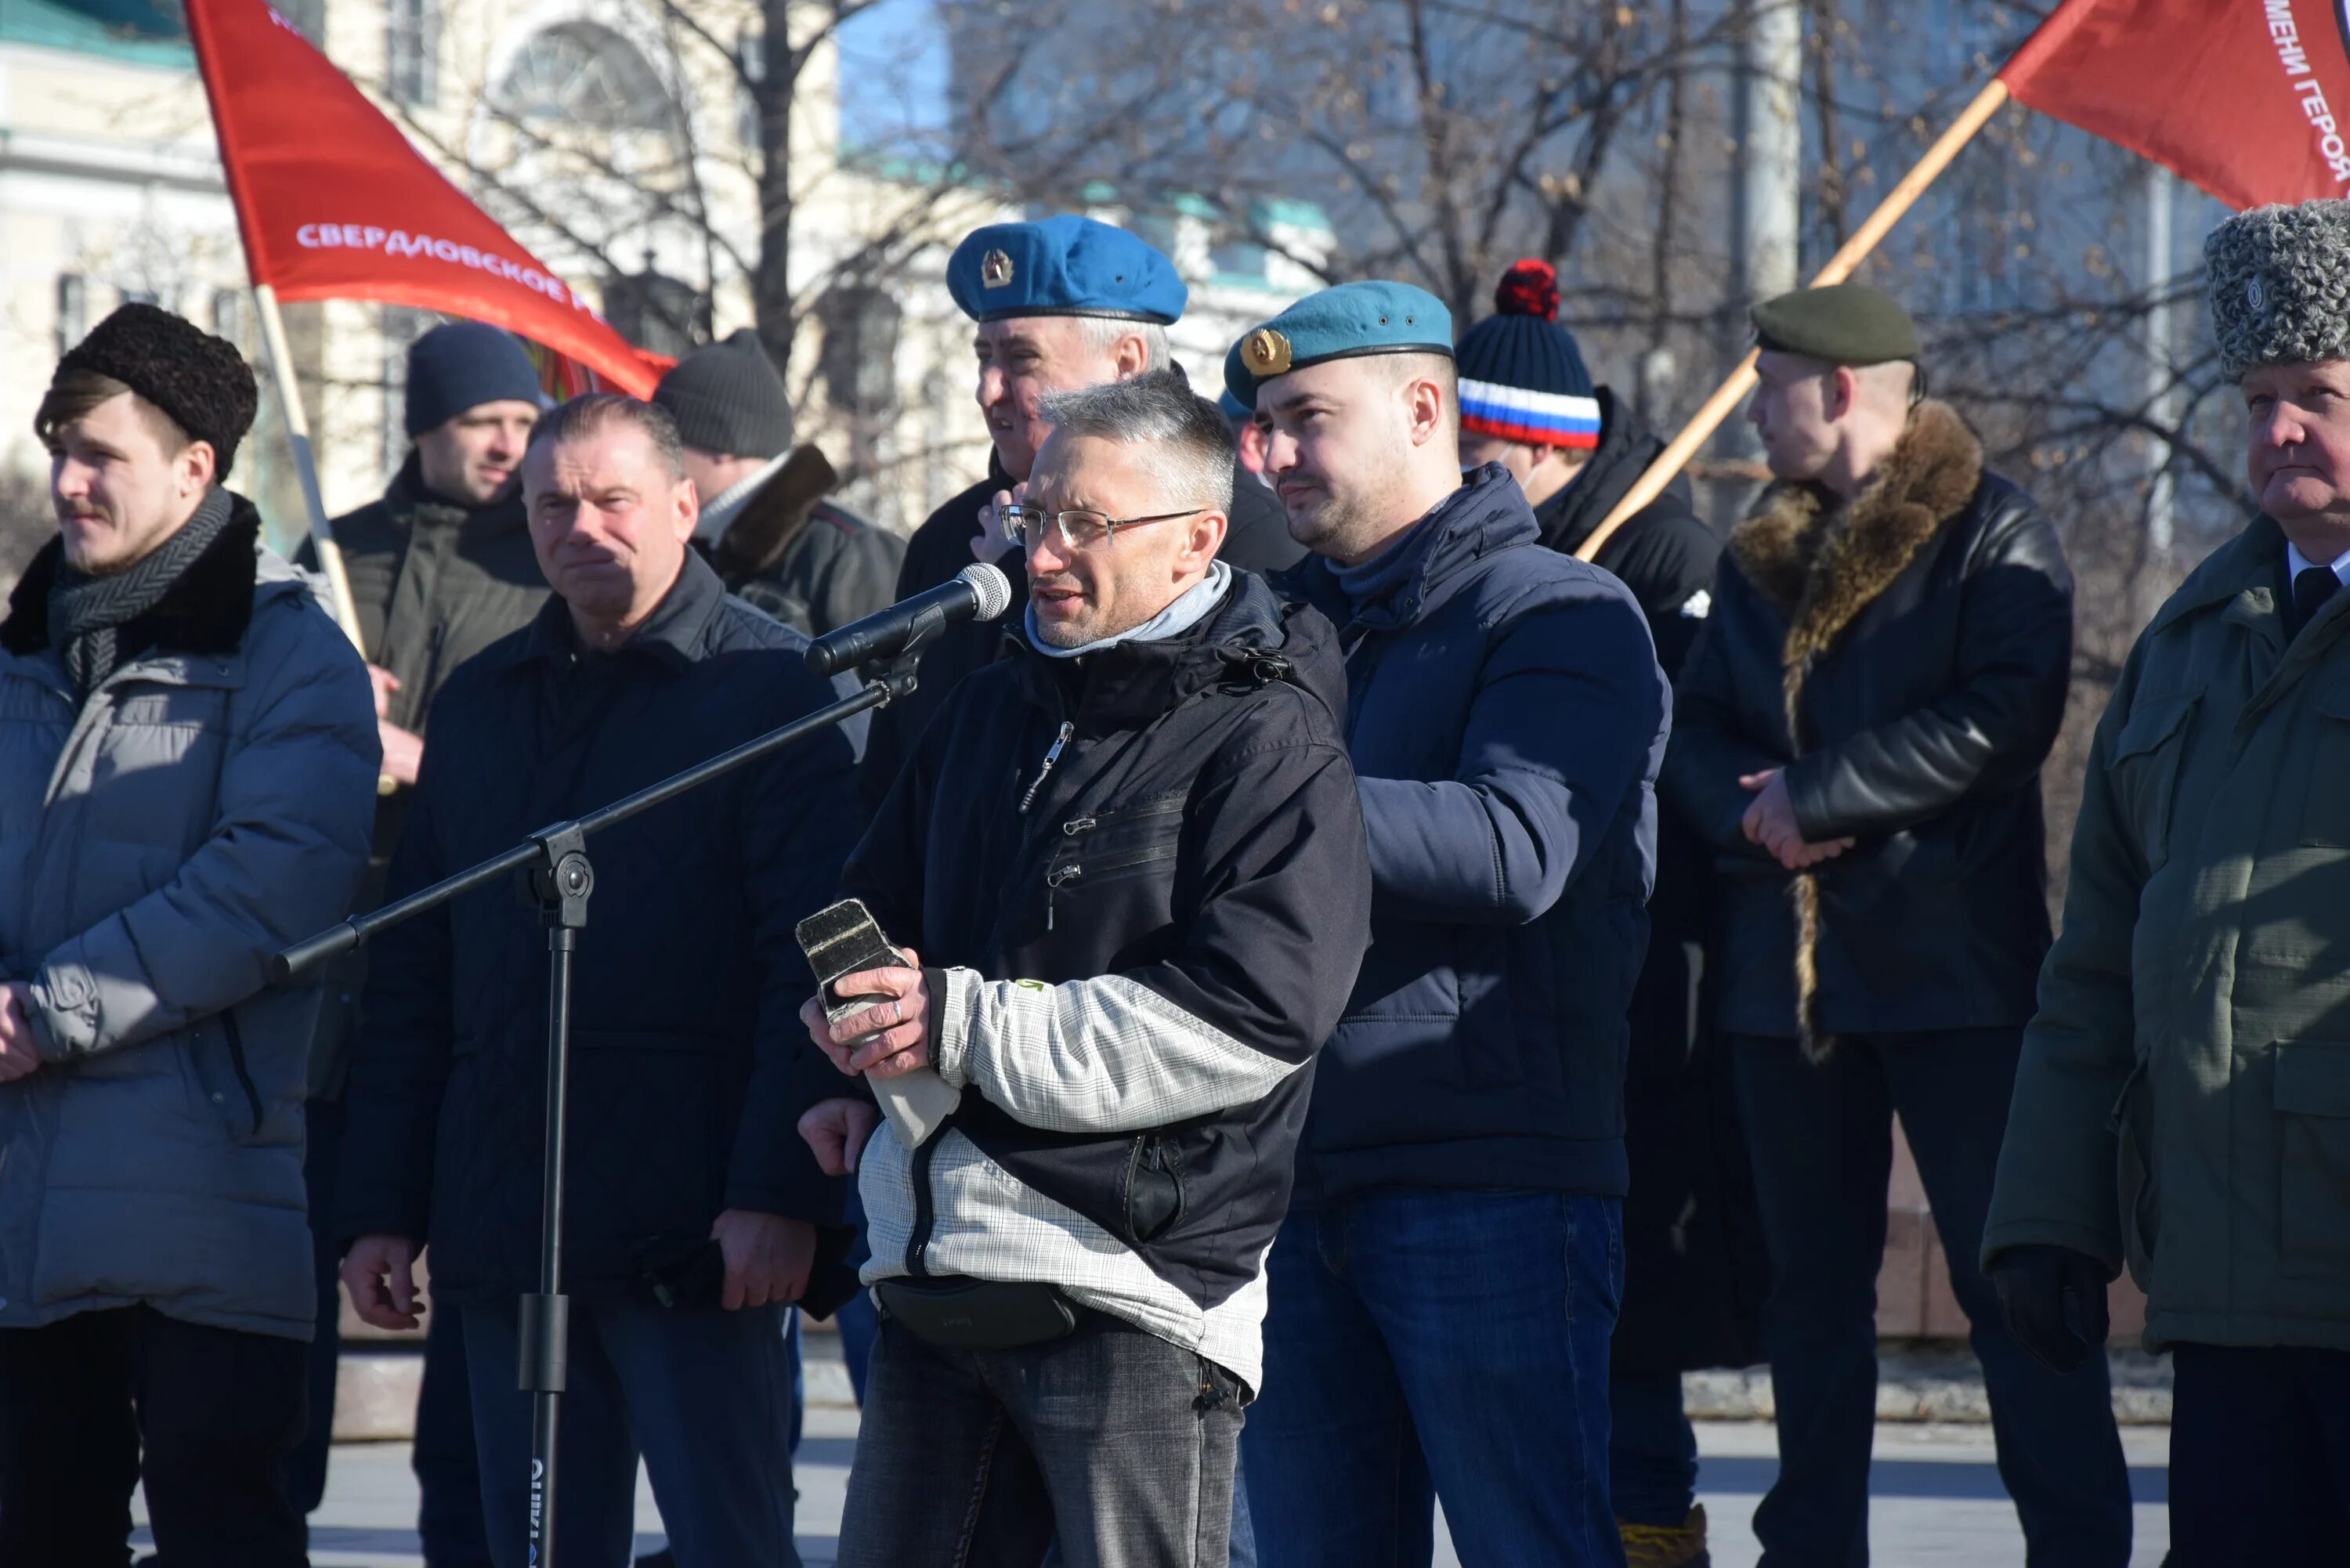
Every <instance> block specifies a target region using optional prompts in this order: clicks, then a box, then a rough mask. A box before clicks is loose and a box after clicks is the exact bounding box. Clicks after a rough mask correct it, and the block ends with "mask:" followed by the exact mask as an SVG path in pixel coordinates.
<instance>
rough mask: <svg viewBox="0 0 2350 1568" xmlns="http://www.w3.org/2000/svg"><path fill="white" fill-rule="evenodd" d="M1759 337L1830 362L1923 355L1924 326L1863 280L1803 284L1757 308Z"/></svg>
mask: <svg viewBox="0 0 2350 1568" xmlns="http://www.w3.org/2000/svg"><path fill="white" fill-rule="evenodd" d="M1753 317H1754V340H1755V342H1756V344H1757V345H1758V346H1760V347H1762V348H1772V349H1776V350H1777V351H1778V352H1780V353H1782V354H1801V355H1802V356H1804V358H1806V359H1819V360H1823V361H1825V363H1827V364H1830V365H1884V364H1888V363H1890V362H1891V361H1893V360H1896V359H1915V358H1918V324H1917V323H1916V322H1914V321H1912V320H1910V319H1909V313H1908V311H1906V310H1904V309H1902V308H1901V306H1899V305H1898V304H1897V303H1895V301H1894V300H1893V298H1892V296H1889V295H1884V294H1879V293H1878V292H1877V290H1875V289H1873V288H1869V287H1866V286H1864V285H1861V284H1857V283H1839V284H1835V285H1834V286H1830V287H1827V288H1799V289H1797V290H1796V291H1795V292H1794V293H1793V294H1783V295H1781V296H1779V297H1778V298H1776V299H1766V300H1764V301H1763V303H1762V304H1760V305H1758V306H1755V307H1754V311H1753Z"/></svg>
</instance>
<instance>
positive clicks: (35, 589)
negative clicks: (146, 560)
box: [0, 493, 261, 657]
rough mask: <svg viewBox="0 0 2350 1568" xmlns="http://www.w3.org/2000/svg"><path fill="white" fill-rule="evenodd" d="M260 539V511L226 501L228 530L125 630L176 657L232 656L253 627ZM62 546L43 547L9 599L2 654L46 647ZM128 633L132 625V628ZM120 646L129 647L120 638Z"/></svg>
mask: <svg viewBox="0 0 2350 1568" xmlns="http://www.w3.org/2000/svg"><path fill="white" fill-rule="evenodd" d="M260 541H261V514H260V513H258V512H256V511H255V510H254V506H253V503H252V502H250V501H247V500H246V499H245V498H244V496H242V495H237V494H234V493H232V494H231V495H230V496H229V517H228V526H227V527H225V528H224V529H222V530H221V535H220V537H219V538H217V539H215V540H213V542H212V545H211V547H210V548H208V549H207V550H205V551H204V553H203V555H201V556H197V557H196V558H195V561H194V563H193V564H192V565H191V566H189V567H188V569H187V570H186V571H185V572H182V574H180V580H179V581H178V582H176V583H173V584H172V586H171V587H170V588H169V589H168V590H166V591H165V593H164V595H163V597H162V600H161V602H160V603H158V604H157V605H156V606H155V607H154V608H153V609H151V610H149V611H148V612H147V613H146V614H145V615H143V616H140V618H138V619H137V620H135V621H132V622H131V623H130V626H128V627H125V628H123V629H124V631H125V632H127V633H131V635H132V636H135V637H136V638H137V639H138V642H139V643H140V644H141V645H143V646H145V647H148V648H161V649H171V650H172V651H173V652H175V653H209V654H219V653H231V652H234V651H235V650H236V649H237V648H238V647H239V646H241V645H242V644H243V643H244V634H245V630H246V628H249V627H250V626H251V625H252V624H253V589H254V583H255V573H256V570H257V562H258V560H259V556H257V555H256V553H255V552H256V549H257V547H258V545H259V544H260ZM64 558H65V545H64V544H63V543H62V542H61V541H59V540H57V539H51V540H50V541H49V542H48V543H47V545H42V546H41V550H40V553H39V554H38V555H36V556H34V557H33V560H32V564H31V565H30V566H26V568H25V575H24V576H22V577H20V578H18V579H17V582H16V590H15V591H14V592H13V593H11V594H10V595H9V596H8V618H7V619H6V620H5V621H0V649H6V650H7V651H8V652H10V653H13V654H16V655H18V656H20V657H21V656H23V655H26V654H32V653H38V652H39V651H40V650H41V649H45V648H47V647H48V645H49V586H50V584H52V583H54V582H55V581H57V563H58V562H59V561H61V560H63V559H64ZM133 628H136V630H135V631H134V630H133ZM124 646H126V647H129V646H131V644H130V641H129V640H128V639H126V641H125V644H124Z"/></svg>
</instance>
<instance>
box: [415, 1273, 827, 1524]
mask: <svg viewBox="0 0 2350 1568" xmlns="http://www.w3.org/2000/svg"><path fill="white" fill-rule="evenodd" d="M784 1311H785V1309H784V1308H782V1307H775V1306H765V1307H746V1308H744V1309H743V1310H742V1311H740V1312H723V1311H720V1310H719V1309H717V1308H715V1307H710V1308H679V1309H674V1310H671V1309H664V1308H660V1307H654V1306H637V1305H634V1304H631V1303H624V1302H608V1301H594V1300H581V1299H577V1298H575V1299H574V1300H573V1301H572V1303H571V1343H570V1349H571V1357H570V1365H569V1368H568V1382H567V1387H566V1389H565V1391H564V1395H563V1404H562V1419H561V1425H560V1427H559V1428H558V1430H557V1433H556V1440H557V1442H558V1444H559V1458H560V1460H561V1466H562V1468H561V1469H560V1471H559V1472H558V1475H557V1485H556V1505H555V1506H556V1521H555V1525H556V1542H557V1544H558V1547H559V1549H560V1552H559V1559H558V1560H559V1561H560V1562H562V1563H564V1564H565V1565H566V1568H627V1565H628V1564H629V1562H630V1561H631V1559H632V1545H633V1542H634V1540H635V1536H636V1512H637V1460H638V1458H639V1455H641V1456H642V1458H643V1459H644V1465H645V1472H646V1474H647V1476H648V1477H649V1478H650V1480H651V1481H652V1488H653V1499H654V1501H656V1502H657V1503H659V1504H660V1516H661V1526H662V1528H663V1529H664V1530H665V1531H667V1532H668V1534H669V1545H670V1551H671V1552H673V1553H674V1554H675V1555H676V1560H677V1562H678V1563H679V1565H680V1568H743V1565H744V1564H754V1563H755V1564H757V1565H758V1568H798V1564H799V1561H800V1559H799V1552H797V1550H796V1549H795V1547H794V1546H793V1544H792V1502H793V1500H792V1466H791V1455H790V1451H789V1438H790V1429H789V1428H790V1420H791V1410H790V1405H791V1374H790V1371H789V1369H788V1368H787V1367H786V1366H785V1365H784V1324H783V1321H782V1314H783V1313H784ZM462 1315H463V1320H464V1325H465V1357H466V1363H467V1366H468V1368H469V1370H470V1371H471V1373H472V1380H473V1427H474V1431H475V1434H476V1436H477V1438H478V1439H479V1443H480V1449H481V1457H482V1511H483V1515H484V1518H485V1519H486V1520H487V1521H489V1531H490V1554H491V1556H492V1557H493V1558H494V1559H495V1561H496V1563H497V1564H498V1568H525V1563H527V1562H528V1561H529V1555H528V1553H529V1542H528V1529H529V1524H528V1521H529V1514H530V1430H531V1425H530V1421H531V1397H530V1396H529V1395H527V1394H525V1393H522V1392H520V1391H519V1390H517V1389H516V1388H515V1364H516V1363H515V1357H516V1344H515V1305H514V1303H512V1302H507V1303H501V1304H499V1305H496V1306H483V1305H467V1306H465V1307H464V1308H463V1309H462Z"/></svg>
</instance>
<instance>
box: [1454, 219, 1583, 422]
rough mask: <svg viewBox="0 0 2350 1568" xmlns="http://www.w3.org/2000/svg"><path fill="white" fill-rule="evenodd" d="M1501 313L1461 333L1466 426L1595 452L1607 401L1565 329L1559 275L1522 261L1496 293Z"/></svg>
mask: <svg viewBox="0 0 2350 1568" xmlns="http://www.w3.org/2000/svg"><path fill="white" fill-rule="evenodd" d="M1493 308H1494V310H1495V312H1496V314H1494V315H1492V316H1489V317H1485V319H1484V320H1482V321H1480V322H1479V323H1477V325H1476V326H1474V327H1471V328H1470V329H1469V330H1468V331H1466V332H1464V333H1462V334H1461V342H1460V346H1459V347H1457V348H1454V349H1453V351H1452V358H1453V359H1454V361H1455V362H1456V363H1457V364H1458V365H1459V366H1460V369H1461V429H1462V430H1464V431H1471V432H1474V433H1475V434H1478V435H1486V436H1499V437H1501V438H1502V439H1503V440H1504V441H1525V442H1527V443H1529V444H1531V445H1534V446H1558V447H1566V448H1570V449H1572V450H1575V451H1581V452H1589V451H1590V450H1592V449H1593V448H1594V447H1596V446H1597V445H1598V444H1599V402H1598V400H1597V399H1596V398H1595V397H1594V396H1593V395H1592V389H1591V372H1590V371H1589V370H1586V369H1584V367H1583V351H1582V350H1581V349H1580V348H1576V347H1575V334H1574V333H1572V332H1569V331H1568V330H1567V329H1566V328H1565V327H1561V326H1560V325H1559V324H1558V274H1557V272H1556V271H1555V270H1554V269H1553V268H1552V267H1551V265H1550V264H1548V263H1547V262H1539V261H1522V262H1519V263H1517V264H1516V265H1513V266H1512V267H1511V268H1510V270H1509V271H1508V272H1507V273H1505V274H1503V276H1502V286H1500V287H1499V288H1497V289H1495V290H1494V291H1493Z"/></svg>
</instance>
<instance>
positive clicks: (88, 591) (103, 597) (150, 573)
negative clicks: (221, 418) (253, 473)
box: [49, 485, 229, 702]
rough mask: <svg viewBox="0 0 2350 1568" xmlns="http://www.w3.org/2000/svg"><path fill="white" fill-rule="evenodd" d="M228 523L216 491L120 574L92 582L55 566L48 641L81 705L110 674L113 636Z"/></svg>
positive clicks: (158, 597)
mask: <svg viewBox="0 0 2350 1568" xmlns="http://www.w3.org/2000/svg"><path fill="white" fill-rule="evenodd" d="M228 518H229V495H228V492H227V491H225V490H223V489H221V488H219V487H218V486H217V485H215V486H214V487H213V490H212V492H211V493H209V494H207V495H206V496H205V497H204V499H203V504H201V505H199V506H198V507H197V508H196V514H195V515H194V516H192V517H191V518H189V519H188V521H187V522H186V524H183V525H182V527H181V529H180V531H179V532H178V533H176V534H174V535H172V536H171V537H170V538H168V539H166V540H164V541H163V542H162V543H161V545H157V546H156V547H155V548H154V549H152V550H151V551H149V552H148V553H147V554H146V555H145V556H141V557H140V559H138V560H137V561H134V562H132V563H131V564H130V566H128V567H126V568H124V569H123V570H121V571H120V572H109V573H107V574H106V575H105V576H96V577H93V576H86V575H85V574H83V573H81V572H78V571H76V570H75V569H74V568H73V567H71V566H67V565H66V564H64V563H63V562H59V563H58V566H57V580H56V581H55V582H54V583H52V584H50V585H49V639H50V641H51V642H52V643H53V644H54V645H55V646H56V648H57V657H58V658H59V659H63V660H64V661H65V667H66V679H67V680H70V681H72V682H73V688H74V694H75V695H76V696H77V697H78V698H79V699H80V700H81V701H85V702H87V701H89V694H90V693H91V692H93V691H97V690H98V689H99V687H100V686H103V685H104V684H105V683H106V679H107V677H108V676H109V675H112V674H113V673H114V666H115V659H116V653H115V633H116V632H117V631H118V630H119V629H120V628H122V627H124V626H126V625H128V624H129V623H130V622H131V621H133V620H136V619H138V618H140V616H142V615H145V614H146V613H147V612H148V611H149V610H151V609H153V608H154V607H156V606H157V605H159V604H161V602H162V600H163V596H164V595H165V594H167V593H169V592H171V591H172V584H173V583H176V582H178V581H179V580H180V576H181V574H182V573H183V572H185V571H186V570H187V569H188V568H189V567H190V566H193V565H194V564H195V561H196V557H197V556H201V555H203V553H204V552H205V551H206V550H208V549H210V548H212V545H213V541H214V540H216V539H218V538H219V537H220V536H221V532H222V530H224V529H225V528H226V527H227V526H228Z"/></svg>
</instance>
